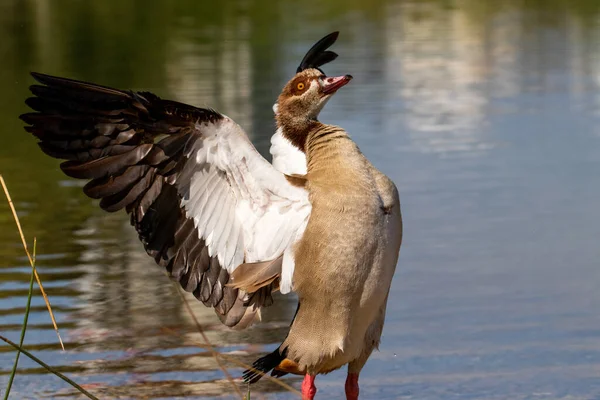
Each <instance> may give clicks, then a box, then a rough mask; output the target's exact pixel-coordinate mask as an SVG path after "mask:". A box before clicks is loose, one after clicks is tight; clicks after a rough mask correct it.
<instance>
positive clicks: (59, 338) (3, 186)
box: [0, 175, 65, 351]
mask: <svg viewBox="0 0 600 400" xmlns="http://www.w3.org/2000/svg"><path fill="white" fill-rule="evenodd" d="M0 183H1V184H2V189H4V194H5V195H6V199H7V200H8V205H9V207H10V210H11V211H12V215H13V218H14V219H15V223H16V224H17V229H18V230H19V235H20V236H21V243H23V248H24V249H25V254H27V258H28V259H29V264H30V265H31V268H32V269H33V274H34V275H35V280H36V281H37V284H38V286H39V287H40V292H41V293H42V297H44V302H45V303H46V307H47V308H48V313H49V314H50V319H51V320H52V325H53V326H54V331H55V332H56V336H58V341H59V342H60V347H62V349H63V351H64V350H65V345H64V344H63V341H62V338H61V337H60V333H59V332H58V326H57V325H56V320H55V319H54V313H53V312H52V307H51V306H50V300H48V295H47V294H46V291H45V290H44V286H43V285H42V280H41V279H40V276H39V275H38V273H37V270H36V269H35V268H34V262H33V259H32V257H31V254H29V250H28V249H27V242H26V241H25V235H23V229H21V223H20V222H19V217H18V216H17V211H16V210H15V205H14V204H13V201H12V199H11V197H10V193H9V192H8V187H6V182H4V178H3V177H2V175H0Z"/></svg>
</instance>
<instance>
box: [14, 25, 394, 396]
mask: <svg viewBox="0 0 600 400" xmlns="http://www.w3.org/2000/svg"><path fill="white" fill-rule="evenodd" d="M337 35H338V33H337V32H334V33H332V34H330V35H327V36H326V37H324V38H323V39H321V40H320V41H319V42H317V43H316V44H315V45H314V46H313V47H312V48H311V49H310V50H309V51H308V53H307V54H306V56H305V57H304V59H303V60H302V62H301V63H300V66H299V67H298V70H297V73H296V75H295V76H294V77H293V78H292V79H291V80H290V81H289V82H288V83H287V84H286V85H285V87H284V88H283V91H282V92H281V95H280V96H279V98H278V100H277V104H276V107H275V108H274V109H275V119H276V122H277V128H278V129H277V132H276V134H275V135H274V136H273V139H272V148H271V151H272V153H273V164H270V163H269V162H267V161H266V160H265V159H264V158H263V157H262V156H261V155H260V154H259V153H258V152H257V150H256V149H255V148H254V146H253V145H252V143H251V142H250V140H249V139H248V136H247V135H246V133H245V132H244V130H243V129H242V128H241V127H240V126H238V125H237V124H236V123H235V122H234V121H232V120H231V119H230V118H228V117H227V116H225V115H223V114H220V113H219V112H217V111H215V110H211V109H205V108H196V107H193V106H189V105H186V104H182V103H178V102H175V101H170V100H162V99H160V98H159V97H157V96H155V95H153V94H152V93H148V92H132V91H124V90H117V89H112V88H109V87H105V86H100V85H96V84H92V83H86V82H80V81H75V80H71V79H66V78H58V77H53V76H48V75H43V74H39V73H33V74H32V75H33V77H34V78H35V79H36V80H37V81H38V82H39V83H41V85H33V86H31V92H32V93H33V95H34V96H33V97H31V98H29V99H27V104H28V105H29V107H31V108H32V109H33V110H34V111H35V112H33V113H28V114H24V115H22V116H21V118H22V119H23V121H25V122H26V123H27V124H28V125H29V126H27V127H25V129H26V130H27V131H28V132H31V133H32V134H33V135H34V136H35V137H37V138H38V139H39V140H40V141H39V143H38V144H39V146H40V147H41V149H42V150H43V151H44V152H45V153H46V154H48V155H50V156H52V157H55V158H59V159H65V160H67V161H65V162H63V163H62V164H61V169H62V170H63V172H64V173H65V174H66V175H68V176H70V177H73V178H80V179H87V180H89V182H88V183H87V184H86V185H85V186H84V188H83V191H84V193H85V194H86V195H88V196H89V197H91V198H94V199H100V207H102V208H103V209H104V210H106V211H110V212H113V211H117V210H120V209H123V208H124V209H125V210H126V211H127V213H129V214H130V217H131V224H132V225H133V226H134V227H135V229H136V230H137V232H138V234H139V237H140V240H141V241H142V243H143V245H144V247H145V249H146V251H147V252H148V254H149V255H150V256H152V257H153V258H154V259H155V260H156V262H157V263H158V264H159V265H161V266H163V267H165V268H166V269H167V271H168V272H169V273H170V275H171V276H172V277H173V278H174V279H176V280H178V281H179V283H180V284H181V286H182V287H183V289H185V290H186V291H188V292H193V294H194V296H195V297H196V298H198V300H200V301H202V302H203V303H204V304H205V305H207V306H210V307H214V309H215V311H216V314H217V315H218V317H219V318H220V319H221V321H222V322H223V323H224V324H225V325H227V326H229V327H238V328H239V327H244V326H247V325H248V324H250V322H251V321H252V320H253V318H254V316H255V314H257V313H258V312H259V310H260V308H261V307H267V306H269V305H271V304H272V302H273V298H272V297H271V293H272V292H273V291H275V290H280V291H281V292H282V293H289V292H290V291H295V292H296V293H297V295H298V309H297V311H296V315H295V317H294V320H293V322H292V324H291V326H290V330H289V333H288V335H287V337H286V339H285V340H284V341H283V343H282V344H281V345H280V346H279V347H278V348H277V349H276V350H275V351H273V352H272V353H270V354H269V355H267V356H265V357H262V358H260V359H258V360H257V361H256V362H255V363H254V364H253V369H251V370H248V371H245V373H244V379H245V381H246V382H250V383H253V382H256V381H257V380H258V379H260V377H261V376H262V374H264V373H267V372H269V371H272V374H273V375H275V376H281V375H284V374H286V373H289V372H292V373H298V374H302V375H305V378H304V382H303V384H302V393H303V396H304V397H305V398H306V399H313V398H314V396H315V393H316V387H315V385H314V378H315V375H316V374H320V373H327V372H330V371H333V370H335V369H338V368H340V367H342V366H343V365H345V364H348V377H347V380H346V387H345V390H346V397H347V399H357V398H358V374H359V372H360V371H361V369H362V367H363V366H364V364H365V362H366V361H367V359H368V358H369V356H370V354H371V352H372V351H373V349H374V348H375V347H377V345H378V343H379V339H380V336H381V331H382V328H383V322H384V318H385V307H386V302H387V297H388V292H389V289H390V284H391V281H392V276H393V274H394V270H395V268H396V262H397V259H398V254H399V250H400V243H401V238H402V221H401V215H400V203H399V198H398V192H397V190H396V187H395V185H394V183H393V182H392V181H391V180H390V179H388V178H387V177H386V176H385V175H384V174H382V173H381V172H379V171H378V170H377V169H376V168H375V167H374V166H373V165H371V163H370V162H369V161H368V160H367V159H366V158H365V157H364V155H363V154H362V153H361V152H360V150H359V149H358V147H357V145H356V144H355V143H354V142H353V141H352V140H351V139H350V137H349V136H348V134H347V133H346V132H345V131H344V130H343V129H342V128H339V127H337V126H333V125H326V124H323V123H321V122H319V121H318V119H317V117H318V115H319V112H320V111H321V109H322V108H323V106H324V105H325V103H326V102H327V101H328V100H329V99H330V98H331V97H332V96H333V94H334V93H336V91H337V90H338V89H339V88H341V87H342V86H344V85H346V84H347V83H348V82H349V81H350V79H351V78H352V77H351V76H350V75H345V76H338V77H327V76H326V75H325V74H324V73H323V72H322V71H321V70H320V69H319V67H321V66H322V65H323V64H326V63H328V62H330V61H333V60H334V59H335V58H336V57H337V54H336V53H334V52H332V51H329V50H327V49H328V48H329V47H330V46H331V45H332V44H333V43H334V42H335V40H336V39H337Z"/></svg>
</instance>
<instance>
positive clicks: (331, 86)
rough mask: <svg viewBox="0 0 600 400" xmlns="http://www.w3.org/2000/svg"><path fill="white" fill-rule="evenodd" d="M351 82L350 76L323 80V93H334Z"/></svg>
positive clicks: (331, 77)
mask: <svg viewBox="0 0 600 400" xmlns="http://www.w3.org/2000/svg"><path fill="white" fill-rule="evenodd" d="M351 80H352V75H342V76H330V77H327V78H325V79H323V87H322V89H323V93H324V94H330V93H335V92H336V91H337V90H338V89H339V88H341V87H342V86H344V85H346V84H347V83H348V82H350V81H351Z"/></svg>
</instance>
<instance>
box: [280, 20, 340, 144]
mask: <svg viewBox="0 0 600 400" xmlns="http://www.w3.org/2000/svg"><path fill="white" fill-rule="evenodd" d="M337 37H338V32H333V33H330V34H329V35H327V36H325V37H324V38H323V39H321V40H319V41H318V42H317V43H316V44H315V45H314V46H313V47H311V49H310V50H309V51H308V52H307V53H306V55H305V56H304V58H303V59H302V62H301V63H300V66H298V69H297V71H296V75H294V77H292V79H290V80H289V82H288V83H287V84H286V85H285V86H284V87H283V90H282V91H281V94H280V95H279V98H278V99H277V103H276V104H275V107H274V110H275V119H276V121H277V127H278V128H279V129H281V130H282V133H283V135H284V136H285V137H286V138H288V139H289V140H290V141H291V142H292V144H293V145H295V146H296V147H297V148H299V149H300V150H301V151H304V143H305V141H306V136H307V134H308V132H309V131H310V130H311V128H312V127H313V126H314V124H315V123H316V122H317V118H318V116H319V113H320V112H321V110H322V109H323V107H324V106H325V104H326V103H327V101H328V100H329V99H330V98H331V97H332V96H333V95H334V94H335V93H336V92H337V91H338V89H340V88H341V87H342V86H345V85H346V84H347V83H348V82H350V80H352V75H342V76H327V75H325V73H324V72H323V71H322V70H321V69H320V68H319V67H320V66H322V65H323V64H326V63H328V62H331V61H333V60H335V59H336V58H337V54H336V53H334V52H332V51H329V50H327V48H328V47H330V46H331V45H332V44H333V43H334V42H335V41H336V39H337Z"/></svg>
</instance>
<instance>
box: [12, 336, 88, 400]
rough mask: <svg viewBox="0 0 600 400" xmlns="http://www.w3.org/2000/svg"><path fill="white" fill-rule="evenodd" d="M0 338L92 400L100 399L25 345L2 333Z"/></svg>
mask: <svg viewBox="0 0 600 400" xmlns="http://www.w3.org/2000/svg"><path fill="white" fill-rule="evenodd" d="M0 340H2V341H4V342H6V343H8V344H9V345H11V346H12V347H14V348H15V349H16V350H17V351H20V352H21V353H23V354H25V355H26V356H27V357H29V358H30V359H32V360H33V361H35V362H36V363H38V364H39V365H41V366H42V367H43V368H44V369H45V370H46V371H48V372H50V373H52V374H54V375H56V376H58V377H59V378H60V379H62V380H63V381H65V382H67V383H68V384H69V385H71V386H72V387H74V388H75V389H77V390H78V391H79V392H80V393H81V394H83V395H85V396H87V397H88V398H90V399H92V400H99V399H98V398H97V397H96V396H94V395H93V394H91V393H90V392H88V391H87V390H85V389H84V388H82V387H81V386H79V385H78V384H77V383H75V382H74V381H73V380H71V379H69V378H68V377H66V376H65V375H63V374H61V373H60V372H58V371H56V370H55V369H54V368H52V367H51V366H49V365H48V364H46V363H45V362H43V361H42V360H40V359H39V358H37V357H36V356H34V355H33V354H31V353H30V352H28V351H27V350H25V349H24V348H23V347H21V346H19V345H18V344H16V343H14V342H13V341H11V340H9V339H7V338H5V337H4V336H2V335H0Z"/></svg>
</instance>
